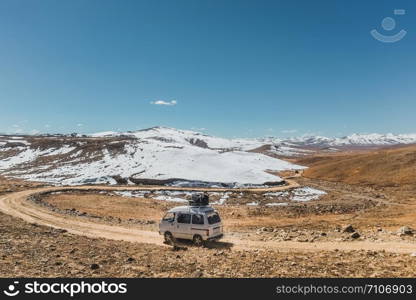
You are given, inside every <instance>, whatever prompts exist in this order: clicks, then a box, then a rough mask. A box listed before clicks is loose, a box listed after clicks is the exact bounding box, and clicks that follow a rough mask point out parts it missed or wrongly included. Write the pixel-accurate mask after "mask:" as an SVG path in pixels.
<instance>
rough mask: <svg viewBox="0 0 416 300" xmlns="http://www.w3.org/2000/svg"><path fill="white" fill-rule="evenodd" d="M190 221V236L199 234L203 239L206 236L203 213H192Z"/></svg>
mask: <svg viewBox="0 0 416 300" xmlns="http://www.w3.org/2000/svg"><path fill="white" fill-rule="evenodd" d="M191 223H192V226H191V233H192V236H193V235H195V234H199V235H200V236H201V237H202V238H203V239H205V238H206V237H207V236H208V235H207V227H206V226H205V221H204V215H202V214H193V215H192V222H191Z"/></svg>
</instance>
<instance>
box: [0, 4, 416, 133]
mask: <svg viewBox="0 0 416 300" xmlns="http://www.w3.org/2000/svg"><path fill="white" fill-rule="evenodd" d="M394 9H405V10H406V14H405V15H394V14H393V10H394ZM415 14H416V3H415V2H414V1H366V2H364V1H346V0H345V1H335V0H331V1H329V0H328V1H308V0H305V1H293V0H292V1H289V0H288V1H278V0H275V1H265V0H258V1H254V0H251V1H245V0H222V1H219V0H204V1H203V0H165V1H161V0H152V1H139V0H136V1H127V0H123V1H109V0H97V1H92V0H71V1H47V0H39V1H22V0H1V1H0V45H1V47H0V104H1V105H0V108H1V110H0V132H8V133H11V132H75V131H76V132H82V133H91V132H97V131H106V130H135V129H138V128H146V127H151V126H155V125H163V126H170V127H177V128H182V129H201V130H202V129H203V130H204V131H205V132H206V133H209V134H213V135H219V136H226V137H235V136H239V137H254V136H265V135H268V136H269V135H274V136H282V137H283V136H294V135H302V134H306V133H310V134H322V135H328V136H340V135H346V134H349V133H353V132H360V133H368V132H379V133H387V132H393V133H409V132H416V122H415V119H416V118H415V112H416V84H415V79H416V59H415V54H414V53H416V40H415V39H416V17H415ZM385 17H392V18H394V20H396V28H395V29H393V30H391V31H386V30H384V29H383V28H382V27H381V21H382V20H383V18H385ZM372 29H377V30H378V31H379V32H380V33H383V34H385V35H387V34H388V35H393V34H395V33H397V32H399V31H400V30H401V29H404V30H406V31H407V35H406V36H405V37H404V38H403V39H402V40H401V41H399V42H396V43H382V42H379V41H377V40H375V39H374V38H373V37H372V36H371V35H370V31H371V30H372ZM172 101H173V102H172ZM163 104H170V105H163Z"/></svg>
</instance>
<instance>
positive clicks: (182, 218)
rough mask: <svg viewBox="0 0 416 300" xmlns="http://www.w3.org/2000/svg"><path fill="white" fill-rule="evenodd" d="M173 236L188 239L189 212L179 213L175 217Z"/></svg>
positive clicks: (189, 236)
mask: <svg viewBox="0 0 416 300" xmlns="http://www.w3.org/2000/svg"><path fill="white" fill-rule="evenodd" d="M175 236H176V237H178V238H180V239H189V238H192V236H191V214H188V213H179V214H178V218H177V219H176V231H175Z"/></svg>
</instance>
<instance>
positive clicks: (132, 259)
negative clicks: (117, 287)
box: [127, 257, 136, 263]
mask: <svg viewBox="0 0 416 300" xmlns="http://www.w3.org/2000/svg"><path fill="white" fill-rule="evenodd" d="M134 261H136V260H135V259H134V258H133V257H129V258H127V262H129V263H132V262H134Z"/></svg>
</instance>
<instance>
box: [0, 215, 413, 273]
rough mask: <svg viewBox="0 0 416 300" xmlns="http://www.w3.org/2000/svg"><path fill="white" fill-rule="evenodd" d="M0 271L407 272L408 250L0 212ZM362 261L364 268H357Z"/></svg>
mask: <svg viewBox="0 0 416 300" xmlns="http://www.w3.org/2000/svg"><path fill="white" fill-rule="evenodd" d="M0 232H1V235H0V253H1V254H0V276H1V277H20V276H22V277H26V276H37V277H107V276H108V277H321V276H322V277H338V276H343V277H361V276H365V277H366V276H371V277H378V276H379V277H396V276H401V277H407V276H408V277H414V276H415V275H416V271H415V270H416V257H412V256H409V255H403V254H394V253H388V252H373V251H322V252H319V253H310V252H298V253H296V252H295V253H287V252H278V251H267V250H233V249H232V248H230V249H227V248H224V249H217V248H214V249H209V248H196V247H193V246H191V245H188V246H187V247H185V248H182V249H181V250H177V251H175V250H174V249H173V248H172V247H168V246H166V247H161V246H154V245H149V244H138V243H128V242H120V241H111V240H105V239H90V238H86V237H81V236H76V235H72V234H69V233H67V232H65V231H62V230H57V229H52V228H49V227H44V226H37V225H31V224H28V223H25V222H23V221H21V220H19V219H15V218H12V217H9V216H7V215H4V214H1V213H0ZM363 266H365V268H363Z"/></svg>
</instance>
